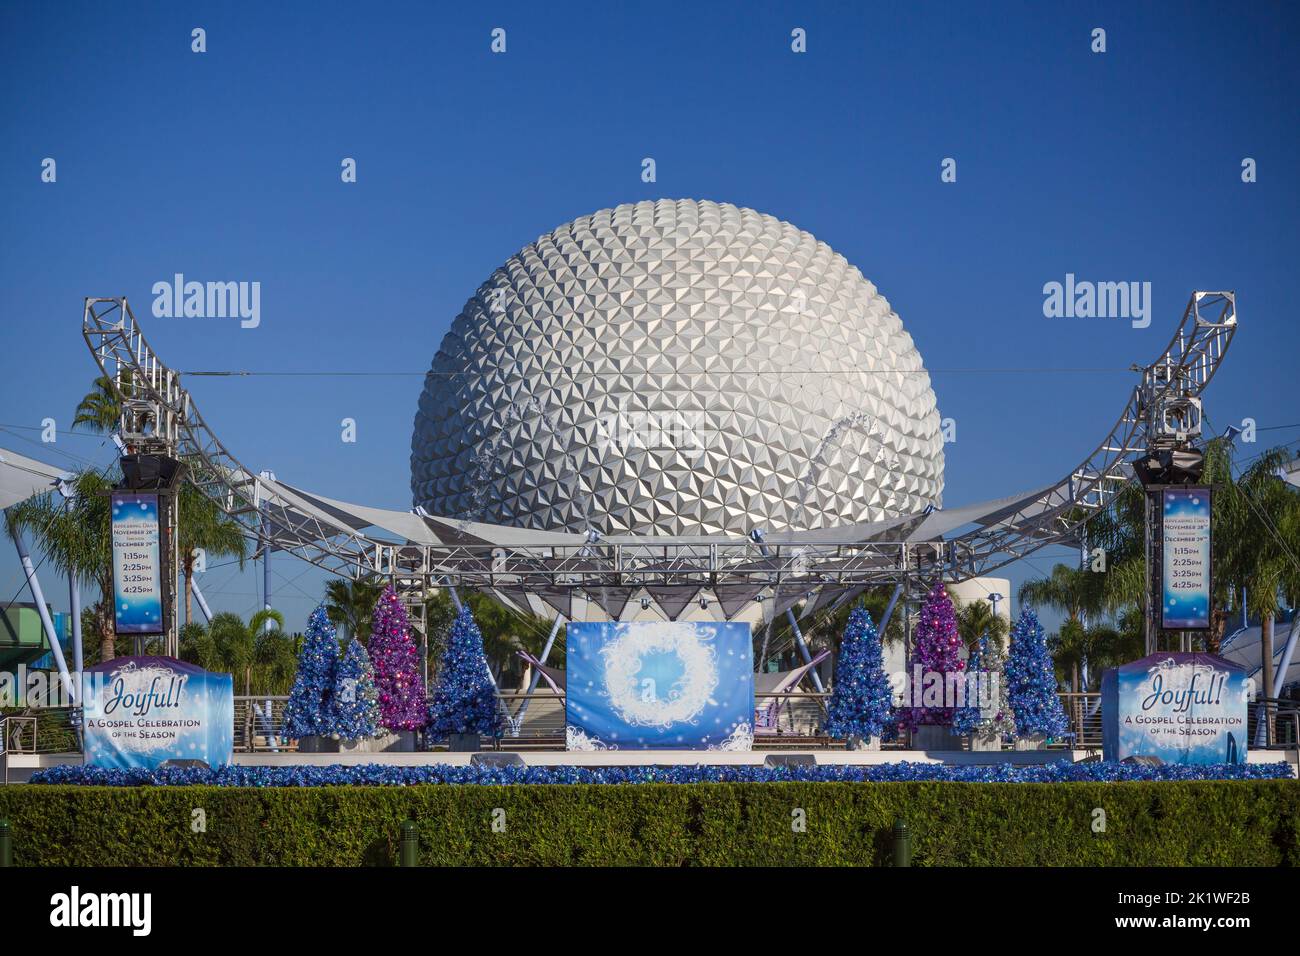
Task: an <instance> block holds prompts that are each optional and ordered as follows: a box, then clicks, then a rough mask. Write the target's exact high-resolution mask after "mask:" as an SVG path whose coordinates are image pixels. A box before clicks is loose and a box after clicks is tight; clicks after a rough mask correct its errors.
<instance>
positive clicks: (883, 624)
mask: <svg viewBox="0 0 1300 956" xmlns="http://www.w3.org/2000/svg"><path fill="white" fill-rule="evenodd" d="M902 593H903V582H902V581H899V582H898V583H897V584H895V585H894V593H893V594H891V595H890V596H889V603H888V604H886V605H885V613H884V614H882V615H881V616H880V625H879V626H878V627H877V628H876V631H877V632H878V633H879V634H880V637H881V639H882V640H883V639H884V636H885V628H887V627H888V626H889V619H890V618H891V617H893V616H894V605H896V604H897V603H898V597H899V595H900V594H902ZM994 610H995V611H996V607H995V608H994Z"/></svg>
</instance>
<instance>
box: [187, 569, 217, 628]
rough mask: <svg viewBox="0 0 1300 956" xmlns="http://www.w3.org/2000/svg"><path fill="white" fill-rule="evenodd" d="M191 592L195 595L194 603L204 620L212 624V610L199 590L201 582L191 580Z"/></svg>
mask: <svg viewBox="0 0 1300 956" xmlns="http://www.w3.org/2000/svg"><path fill="white" fill-rule="evenodd" d="M190 590H191V591H192V592H193V593H194V603H195V604H197V605H198V606H199V610H200V611H201V612H202V613H203V619H204V620H205V621H207V622H208V623H209V624H211V623H212V608H210V607H208V602H207V600H206V599H205V598H204V597H203V592H202V591H200V590H199V582H198V581H196V580H194V578H190Z"/></svg>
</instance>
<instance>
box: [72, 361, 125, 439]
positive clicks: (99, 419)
mask: <svg viewBox="0 0 1300 956" xmlns="http://www.w3.org/2000/svg"><path fill="white" fill-rule="evenodd" d="M121 417H122V402H121V399H119V398H118V395H117V389H116V388H114V386H113V380H112V379H111V378H109V377H108V376H107V375H101V376H99V378H97V379H95V381H94V383H93V385H92V388H91V391H89V392H87V393H86V395H85V397H84V398H82V400H81V401H80V402H79V403H78V404H77V411H76V413H75V415H74V416H73V419H72V427H73V428H76V427H77V426H78V425H85V426H86V427H87V428H88V429H90V431H92V432H99V433H100V434H103V433H104V432H111V431H112V430H113V429H114V428H116V427H117V424H118V422H119V421H120V420H121Z"/></svg>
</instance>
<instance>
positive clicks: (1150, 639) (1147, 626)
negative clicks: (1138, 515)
mask: <svg viewBox="0 0 1300 956" xmlns="http://www.w3.org/2000/svg"><path fill="white" fill-rule="evenodd" d="M1145 498H1146V500H1145V501H1144V502H1143V508H1142V535H1143V543H1144V545H1145V548H1146V568H1145V573H1146V578H1145V580H1146V602H1145V603H1146V614H1144V615H1143V631H1142V633H1143V642H1144V644H1145V646H1146V653H1148V654H1154V653H1155V652H1156V631H1155V615H1156V610H1155V602H1154V601H1153V600H1152V598H1153V597H1154V589H1153V584H1152V570H1153V569H1152V567H1151V561H1152V558H1154V557H1155V542H1153V541H1152V540H1151V503H1152V501H1153V500H1154V496H1153V495H1152V493H1151V492H1149V491H1148V492H1146V493H1145Z"/></svg>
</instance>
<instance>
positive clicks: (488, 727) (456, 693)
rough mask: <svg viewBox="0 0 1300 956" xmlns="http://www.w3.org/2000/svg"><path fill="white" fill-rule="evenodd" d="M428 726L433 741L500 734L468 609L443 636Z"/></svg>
mask: <svg viewBox="0 0 1300 956" xmlns="http://www.w3.org/2000/svg"><path fill="white" fill-rule="evenodd" d="M428 727H429V735H430V736H431V737H433V738H434V739H435V740H439V739H442V738H444V737H447V736H449V735H451V734H483V735H486V736H488V737H499V736H500V735H501V732H502V729H503V721H502V719H501V708H500V705H499V704H498V702H497V691H496V687H495V685H494V684H493V683H492V677H491V674H490V673H489V672H488V665H487V659H486V658H485V657H484V656H483V635H482V634H481V633H480V632H479V629H478V624H476V623H475V622H474V615H473V614H471V613H470V610H469V608H468V607H464V608H462V609H461V611H460V613H459V614H457V615H456V620H455V622H454V623H453V624H452V626H451V633H450V634H449V635H447V648H446V650H445V651H444V652H443V655H442V664H441V666H440V667H439V668H438V679H437V682H436V683H435V684H434V689H433V702H432V703H431V704H430V705H429V725H428Z"/></svg>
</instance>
